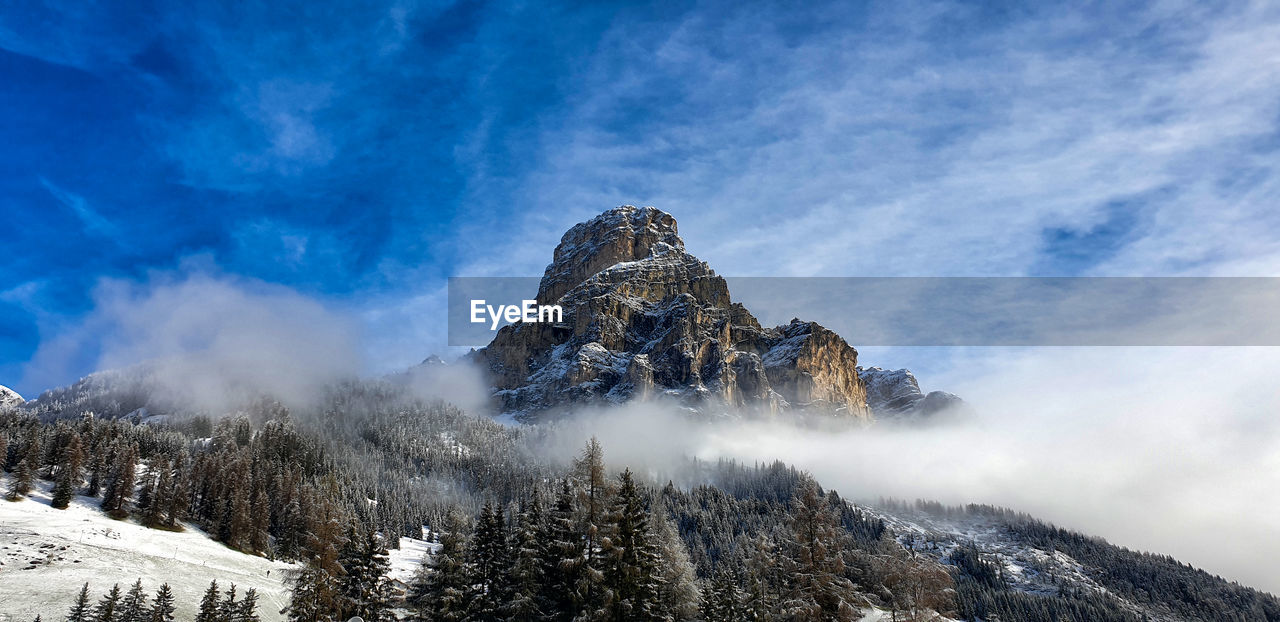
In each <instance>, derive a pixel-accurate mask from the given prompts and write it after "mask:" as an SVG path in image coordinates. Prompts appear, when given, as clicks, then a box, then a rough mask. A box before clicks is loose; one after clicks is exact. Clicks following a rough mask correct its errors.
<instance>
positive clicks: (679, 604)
mask: <svg viewBox="0 0 1280 622" xmlns="http://www.w3.org/2000/svg"><path fill="white" fill-rule="evenodd" d="M651 519H652V521H653V529H652V531H653V540H654V546H656V547H657V549H658V557H659V559H660V563H659V567H658V579H659V581H658V606H659V613H660V615H661V616H662V617H663V618H666V619H670V620H676V621H677V622H680V621H683V620H694V619H697V617H698V604H699V601H700V599H701V594H699V592H698V577H697V572H696V571H695V570H694V567H693V562H692V561H691V560H690V559H689V547H688V545H686V544H685V543H684V540H682V539H681V538H680V532H679V531H678V530H677V529H676V526H675V523H674V522H672V521H671V518H670V517H668V516H667V513H666V512H665V511H658V512H654V513H653V514H652V515H651Z"/></svg>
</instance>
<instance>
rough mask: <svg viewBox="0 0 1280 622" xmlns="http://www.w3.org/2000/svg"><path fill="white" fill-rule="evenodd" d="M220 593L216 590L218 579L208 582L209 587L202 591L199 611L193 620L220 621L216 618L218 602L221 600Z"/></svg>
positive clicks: (203, 621)
mask: <svg viewBox="0 0 1280 622" xmlns="http://www.w3.org/2000/svg"><path fill="white" fill-rule="evenodd" d="M221 596H222V594H221V593H220V592H219V591H218V581H217V580H216V579H215V580H213V581H210V582H209V589H207V590H205V591H204V598H202V599H201V600H200V612H199V613H197V614H196V620H195V622H221V621H220V620H219V619H218V614H219V613H220V612H219V611H218V604H219V603H220V602H221V599H220V597H221Z"/></svg>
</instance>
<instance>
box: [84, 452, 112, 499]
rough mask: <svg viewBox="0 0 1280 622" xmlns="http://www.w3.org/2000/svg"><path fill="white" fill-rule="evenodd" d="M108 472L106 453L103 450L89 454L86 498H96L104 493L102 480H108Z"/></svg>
mask: <svg viewBox="0 0 1280 622" xmlns="http://www.w3.org/2000/svg"><path fill="white" fill-rule="evenodd" d="M106 472H107V456H106V452H105V451H101V450H99V451H91V452H89V484H88V485H87V486H85V489H84V494H85V496H88V497H96V496H98V493H100V492H102V480H104V479H106Z"/></svg>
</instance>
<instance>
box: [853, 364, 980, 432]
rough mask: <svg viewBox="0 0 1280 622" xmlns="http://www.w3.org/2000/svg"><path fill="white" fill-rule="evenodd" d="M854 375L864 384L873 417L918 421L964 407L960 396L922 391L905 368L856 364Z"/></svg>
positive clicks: (913, 375)
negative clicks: (860, 365) (855, 373)
mask: <svg viewBox="0 0 1280 622" xmlns="http://www.w3.org/2000/svg"><path fill="white" fill-rule="evenodd" d="M858 378H860V379H861V380H862V382H863V383H865V385H866V388H867V406H868V407H869V408H870V409H871V413H872V415H874V416H875V417H876V418H877V419H882V420H889V421H893V420H897V421H920V420H925V419H927V418H929V417H930V416H932V415H936V414H939V413H942V412H944V411H949V410H959V409H962V408H964V400H962V399H960V398H959V397H958V396H956V395H954V394H951V393H947V392H946V391H930V392H929V393H928V394H927V395H926V394H925V393H924V392H922V391H921V390H920V383H919V382H916V377H915V374H912V373H911V372H910V371H907V370H905V369H881V368H879V367H865V368H864V367H859V368H858Z"/></svg>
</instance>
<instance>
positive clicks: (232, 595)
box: [218, 583, 240, 622]
mask: <svg viewBox="0 0 1280 622" xmlns="http://www.w3.org/2000/svg"><path fill="white" fill-rule="evenodd" d="M239 611H240V601H238V600H236V584H234V583H232V584H231V587H229V588H227V591H226V595H225V596H223V597H222V600H221V601H219V602H218V620H219V622H234V620H235V617H236V614H237V613H238V612H239Z"/></svg>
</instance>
